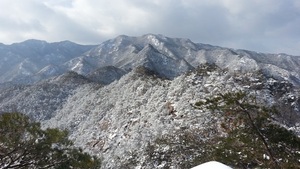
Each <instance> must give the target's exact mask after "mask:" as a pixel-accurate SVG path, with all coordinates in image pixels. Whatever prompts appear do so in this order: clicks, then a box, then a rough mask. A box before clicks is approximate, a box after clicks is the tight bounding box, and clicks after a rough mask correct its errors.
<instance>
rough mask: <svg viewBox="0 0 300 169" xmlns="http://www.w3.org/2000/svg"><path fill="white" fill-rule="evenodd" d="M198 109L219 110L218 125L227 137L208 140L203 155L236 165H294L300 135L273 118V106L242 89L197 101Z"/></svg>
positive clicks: (294, 166) (286, 166) (246, 166)
mask: <svg viewBox="0 0 300 169" xmlns="http://www.w3.org/2000/svg"><path fill="white" fill-rule="evenodd" d="M196 106H197V107H198V108H206V109H209V110H211V111H213V112H218V113H221V114H222V115H223V117H224V120H223V122H222V123H221V128H223V130H224V132H225V133H227V137H219V138H215V139H213V140H211V141H212V142H214V146H209V147H208V149H209V151H207V153H206V155H205V156H206V157H207V158H211V160H212V159H214V160H218V161H221V162H224V163H226V164H229V165H232V166H236V167H239V168H253V167H263V168H297V167H298V166H299V165H300V162H299V160H300V138H299V137H297V136H296V135H295V134H294V133H292V132H291V131H288V130H287V129H286V128H284V127H282V126H280V125H279V124H278V123H276V121H275V120H274V118H273V117H274V116H276V114H278V112H277V110H276V109H275V108H274V107H271V108H267V107H264V106H262V105H259V104H258V103H256V100H255V97H252V96H248V95H247V94H246V93H244V92H238V93H226V94H219V95H218V96H216V97H214V98H209V99H206V100H205V101H201V102H197V103H196Z"/></svg>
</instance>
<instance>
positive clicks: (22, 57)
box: [0, 40, 95, 83]
mask: <svg viewBox="0 0 300 169" xmlns="http://www.w3.org/2000/svg"><path fill="white" fill-rule="evenodd" d="M93 47H95V46H93V45H79V44H75V43H73V42H70V41H63V42H55V43H47V42H45V41H40V40H27V41H24V42H21V43H14V44H12V45H1V46H0V72H1V75H0V83H1V82H8V81H15V82H17V83H22V82H24V80H25V79H27V80H26V83H28V82H31V81H30V80H29V79H30V78H33V77H35V78H33V79H32V80H35V81H39V80H42V79H45V78H48V77H51V76H54V75H58V74H62V73H64V72H66V70H65V69H64V68H63V67H62V66H61V65H62V64H63V63H65V62H67V61H69V60H71V59H73V58H75V57H78V56H80V55H82V54H83V53H84V52H86V51H88V50H90V49H91V48H93ZM50 69H51V71H50ZM37 77H39V78H37Z"/></svg>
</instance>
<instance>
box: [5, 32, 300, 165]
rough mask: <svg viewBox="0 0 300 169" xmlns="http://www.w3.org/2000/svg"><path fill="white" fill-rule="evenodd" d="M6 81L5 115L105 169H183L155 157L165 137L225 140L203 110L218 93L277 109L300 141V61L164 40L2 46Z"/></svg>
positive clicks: (36, 42)
mask: <svg viewBox="0 0 300 169" xmlns="http://www.w3.org/2000/svg"><path fill="white" fill-rule="evenodd" d="M0 72H1V74H0V112H12V111H19V112H22V113H25V114H28V115H29V116H30V117H32V118H34V119H35V120H37V121H40V122H41V124H42V126H43V127H45V128H46V127H58V128H62V129H67V130H69V131H70V138H71V139H72V140H74V142H75V145H77V146H81V147H83V148H84V150H85V151H87V152H90V153H92V154H94V155H97V156H99V157H101V158H102V163H103V168H126V167H127V168H134V167H135V168H164V167H166V166H168V167H174V168H178V166H180V163H179V162H178V159H181V157H178V158H177V157H176V158H174V160H173V161H169V162H164V161H163V160H162V161H159V162H156V163H153V161H152V162H151V160H149V158H150V157H149V154H147V151H146V150H148V148H149V147H151V145H154V144H156V143H155V140H156V139H157V138H161V137H163V136H173V137H175V138H177V136H180V135H182V134H184V133H187V132H195V131H197V133H199V138H200V139H203V140H206V139H208V138H210V137H213V136H214V135H217V134H220V133H221V132H220V130H219V124H220V119H221V118H220V117H218V116H215V115H214V114H213V113H212V112H210V111H203V110H199V109H196V108H195V107H194V106H193V105H194V104H195V103H196V102H197V101H199V100H201V99H204V98H207V97H214V95H216V94H218V93H226V92H238V91H243V92H247V93H248V94H251V95H255V97H256V99H257V102H259V103H260V104H263V105H266V106H274V105H276V106H277V107H279V111H280V112H281V113H280V115H278V117H277V119H278V121H279V122H280V123H281V124H282V125H283V126H285V127H286V128H289V129H290V130H292V131H294V132H296V133H300V124H299V123H298V120H299V119H300V118H299V117H300V109H299V108H300V99H299V96H300V95H299V93H300V90H299V87H300V56H291V55H287V54H266V53H258V52H254V51H247V50H241V49H231V48H225V47H218V46H212V45H208V44H201V43H194V42H192V41H191V40H189V39H182V38H170V37H165V36H163V35H155V34H147V35H143V36H140V37H130V36H125V35H121V36H118V37H116V38H114V39H111V40H108V41H105V42H103V43H101V44H100V45H79V44H75V43H73V42H70V41H63V42H55V43H47V42H45V41H39V40H27V41H24V42H21V43H15V44H11V45H4V44H0ZM212 122H213V123H212ZM212 124H214V125H212ZM216 130H217V131H216ZM160 148H163V151H167V150H170V149H168V146H167V145H164V146H162V147H160ZM164 148H165V149H164ZM179 161H180V160H179ZM190 167H191V166H190Z"/></svg>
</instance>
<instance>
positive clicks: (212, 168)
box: [191, 161, 232, 169]
mask: <svg viewBox="0 0 300 169" xmlns="http://www.w3.org/2000/svg"><path fill="white" fill-rule="evenodd" d="M191 169H232V168H231V167H229V166H227V165H225V164H222V163H220V162H217V161H209V162H206V163H203V164H200V165H198V166H196V167H193V168H191Z"/></svg>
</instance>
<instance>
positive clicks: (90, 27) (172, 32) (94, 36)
mask: <svg viewBox="0 0 300 169" xmlns="http://www.w3.org/2000/svg"><path fill="white" fill-rule="evenodd" d="M0 8H1V9H0V42H2V43H5V44H11V43H13V42H20V41H24V40H26V39H41V40H46V41H48V42H53V41H62V40H71V41H74V42H77V43H82V44H100V43H101V42H103V41H105V40H108V39H111V38H114V37H116V36H118V35H121V34H123V35H130V36H140V35H143V34H147V33H154V34H163V35H166V36H169V37H180V38H189V39H191V40H192V41H194V42H199V43H208V44H212V45H219V46H224V47H231V48H241V49H248V50H255V51H258V52H268V53H288V54H293V55H300V1H299V0H0Z"/></svg>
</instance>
